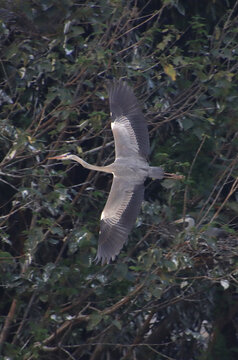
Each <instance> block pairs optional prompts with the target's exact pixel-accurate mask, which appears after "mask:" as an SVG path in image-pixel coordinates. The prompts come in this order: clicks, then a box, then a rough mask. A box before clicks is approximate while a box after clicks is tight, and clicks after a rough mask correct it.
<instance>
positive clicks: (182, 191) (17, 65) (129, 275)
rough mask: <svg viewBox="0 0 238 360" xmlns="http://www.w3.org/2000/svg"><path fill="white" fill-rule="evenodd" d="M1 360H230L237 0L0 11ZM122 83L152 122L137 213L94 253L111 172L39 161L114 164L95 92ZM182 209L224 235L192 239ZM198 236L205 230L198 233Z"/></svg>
mask: <svg viewBox="0 0 238 360" xmlns="http://www.w3.org/2000/svg"><path fill="white" fill-rule="evenodd" d="M0 4H1V7H0V53H1V66H0V79H1V87H0V105H1V107H0V116H1V117H0V176H1V177H0V199H1V213H0V237H1V247H0V266H1V272H0V277H1V302H0V314H1V318H0V326H1V327H0V331H1V332H0V348H1V355H2V358H3V359H14V360H15V359H16V360H18V359H24V360H33V359H41V360H50V359H54V360H55V359H62V360H63V359H65V360H66V359H67V360H69V359H83V360H97V359H100V360H104V359H107V360H108V359H123V360H126V359H137V360H144V359H151V360H158V359H176V360H184V359H201V360H215V359H216V360H217V359H220V360H223V359H236V358H237V352H238V343H237V336H238V331H237V325H236V323H237V317H238V305H237V292H238V285H237V284H238V278H237V264H238V252H237V249H238V242H237V235H236V231H237V223H238V221H237V220H238V214H237V213H238V203H237V189H238V171H237V161H238V157H237V148H238V137H237V135H238V126H237V114H238V91H237V88H238V75H237V74H238V71H237V70H238V45H237V44H238V12H237V10H238V1H232V0H226V1H219V0H213V1H212V0H194V1H192V2H190V1H187V0H160V1H159V0H156V1H153V0H151V1H150V0H131V1H124V0H123V1H118V0H110V1H108V0H97V1H89V0H86V1H80V0H79V1H75V0H62V1H56V0H47V1H42V0H41V1H40V0H34V1H31V0H26V1H24V2H21V1H12V0H5V1H0ZM112 77H116V78H120V77H125V78H126V79H127V80H128V82H129V83H130V84H131V86H132V87H133V89H134V90H135V93H136V95H137V97H138V98H139V99H140V101H141V104H142V107H143V110H144V113H145V115H146V118H147V119H148V124H149V130H150V141H151V158H150V161H151V164H152V165H161V166H163V167H164V169H166V171H168V172H177V173H180V174H183V175H184V176H185V180H184V181H175V180H168V179H167V180H163V181H161V182H160V181H150V180H148V181H147V182H146V196H145V201H144V203H143V206H142V211H141V214H140V216H139V218H138V220H137V223H136V226H135V228H134V230H133V232H132V233H131V235H130V239H129V242H128V244H127V246H125V247H124V249H123V251H122V252H121V254H120V256H118V258H117V259H116V261H114V262H113V263H111V264H110V265H107V266H103V267H101V266H100V265H97V264H95V262H94V261H93V259H94V257H95V255H96V249H97V238H98V230H99V217H100V212H101V210H102V209H103V206H104V204H105V200H106V198H107V194H108V192H109V190H110V185H111V177H110V176H108V175H105V174H100V173H94V172H89V171H87V170H86V169H83V168H82V167H80V166H78V165H77V164H74V163H72V162H64V163H58V162H53V161H52V160H48V157H49V156H53V155H56V154H60V153H64V152H73V153H75V154H79V155H80V156H82V157H84V158H85V159H86V160H87V161H88V162H91V163H95V164H98V165H103V164H106V163H110V162H112V161H113V159H114V146H113V137H112V133H111V130H110V117H109V104H108V98H107V91H106V81H107V79H108V78H112ZM186 213H189V214H191V215H193V216H194V217H195V218H196V221H197V224H198V225H199V226H203V224H204V223H212V224H216V225H218V226H220V227H224V228H225V229H226V230H227V231H228V232H229V233H230V235H229V236H228V237H227V238H223V239H219V240H217V239H213V238H208V237H206V236H205V235H202V233H199V231H200V232H201V228H200V230H199V229H194V232H191V233H190V235H189V236H188V234H186V233H185V232H184V231H183V230H182V229H178V228H176V226H175V225H174V220H176V219H178V218H179V217H181V216H182V215H184V214H186ZM202 229H204V227H202Z"/></svg>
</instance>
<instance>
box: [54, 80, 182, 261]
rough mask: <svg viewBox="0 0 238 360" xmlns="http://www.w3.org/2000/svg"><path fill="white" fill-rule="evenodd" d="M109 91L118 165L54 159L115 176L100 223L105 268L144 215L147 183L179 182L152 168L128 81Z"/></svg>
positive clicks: (101, 257)
mask: <svg viewBox="0 0 238 360" xmlns="http://www.w3.org/2000/svg"><path fill="white" fill-rule="evenodd" d="M108 90H109V104H110V111H111V119H112V122H111V128H112V132H113V136H114V141H115V161H114V162H113V163H112V164H111V165H107V166H95V165H91V164H88V163H87V162H85V161H84V160H83V159H81V158H79V157H78V156H76V155H73V154H63V155H60V156H55V157H51V158H50V159H60V160H67V159H71V160H75V161H77V162H78V163H80V164H81V165H82V166H84V167H85V168H87V169H90V170H96V171H103V172H106V173H112V174H113V182H112V186H111V190H110V193H109V196H108V199H107V202H106V205H105V207H104V210H103V212H102V215H101V221H100V232H99V241H98V251H97V256H96V260H97V261H98V262H100V261H101V262H102V264H104V263H109V261H110V260H114V259H115V257H116V255H118V254H119V252H120V250H121V249H122V247H123V245H124V243H125V242H126V240H127V238H128V235H129V233H130V231H131V229H132V227H133V225H134V224H135V221H136V218H137V216H138V214H139V211H140V207H141V203H142V201H143V197H144V181H145V179H146V178H147V177H152V178H155V179H162V178H163V177H175V178H176V175H174V174H167V173H164V171H163V169H162V168H161V167H151V166H149V164H148V162H147V158H148V155H149V151H150V146H149V133H148V128H147V123H146V120H145V118H144V116H143V114H142V112H141V109H140V106H139V104H138V101H137V99H136V97H135V95H134V93H133V91H132V89H131V88H130V87H129V86H128V85H127V83H126V82H125V81H123V80H119V81H113V82H111V83H110V85H109V87H108Z"/></svg>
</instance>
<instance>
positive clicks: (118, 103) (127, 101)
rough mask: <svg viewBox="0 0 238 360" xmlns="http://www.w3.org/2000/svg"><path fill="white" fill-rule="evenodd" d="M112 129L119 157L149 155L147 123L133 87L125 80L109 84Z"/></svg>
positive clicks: (145, 156)
mask: <svg viewBox="0 0 238 360" xmlns="http://www.w3.org/2000/svg"><path fill="white" fill-rule="evenodd" d="M108 91H109V104H110V111H111V117H112V123H111V127H112V131H113V136H114V140H115V152H116V158H117V157H128V156H138V155H140V156H142V157H144V158H147V156H148V155H149V150H150V144H149V133H148V128H147V123H146V120H145V118H144V115H143V114H142V111H141V109H140V106H139V103H138V101H137V99H136V97H135V95H134V93H133V91H132V89H131V88H130V87H129V86H128V85H127V83H126V82H125V81H123V80H119V81H116V80H115V81H113V82H111V83H110V84H109V86H108Z"/></svg>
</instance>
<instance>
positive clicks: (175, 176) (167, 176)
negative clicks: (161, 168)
mask: <svg viewBox="0 0 238 360" xmlns="http://www.w3.org/2000/svg"><path fill="white" fill-rule="evenodd" d="M164 178H165V179H175V180H183V179H184V178H185V176H184V175H178V174H173V173H166V172H165V173H164Z"/></svg>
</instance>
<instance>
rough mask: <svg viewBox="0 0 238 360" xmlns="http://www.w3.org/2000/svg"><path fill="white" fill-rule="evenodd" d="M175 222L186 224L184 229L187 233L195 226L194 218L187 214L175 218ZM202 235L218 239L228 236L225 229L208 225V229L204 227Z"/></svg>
mask: <svg viewBox="0 0 238 360" xmlns="http://www.w3.org/2000/svg"><path fill="white" fill-rule="evenodd" d="M175 223H177V224H181V223H185V224H186V227H185V231H186V232H187V233H189V232H190V231H191V229H192V228H194V227H195V220H194V218H192V217H191V216H189V215H186V216H185V217H184V218H182V219H179V220H176V221H175ZM202 235H203V236H206V237H208V238H212V237H213V238H217V239H220V238H223V237H226V236H228V232H227V231H226V230H223V229H220V228H218V227H211V226H210V227H208V229H206V230H204V231H203V232H202Z"/></svg>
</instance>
